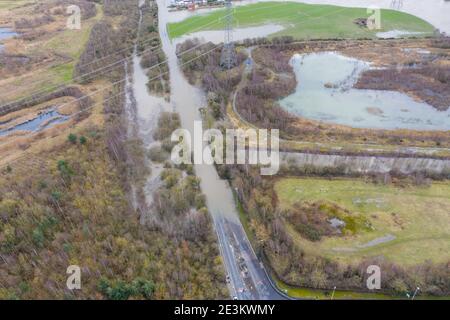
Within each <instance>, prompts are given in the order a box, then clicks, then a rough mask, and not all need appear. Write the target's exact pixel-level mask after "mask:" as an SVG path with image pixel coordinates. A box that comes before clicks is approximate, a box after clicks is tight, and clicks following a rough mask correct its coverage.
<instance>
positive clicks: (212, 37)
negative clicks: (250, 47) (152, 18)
mask: <svg viewBox="0 0 450 320" xmlns="http://www.w3.org/2000/svg"><path fill="white" fill-rule="evenodd" d="M283 29H284V27H283V26H281V25H277V24H266V25H263V26H255V27H246V28H235V29H234V30H233V40H234V41H242V40H245V39H251V38H259V37H267V36H269V35H271V34H273V33H277V32H278V31H281V30H283ZM223 37H224V36H223V31H222V30H205V31H198V32H193V33H190V34H187V35H183V36H182V37H179V38H176V39H174V43H175V44H178V43H183V42H184V41H186V40H188V39H194V38H198V39H200V40H201V41H204V42H208V41H211V42H212V43H215V44H219V43H222V42H223Z"/></svg>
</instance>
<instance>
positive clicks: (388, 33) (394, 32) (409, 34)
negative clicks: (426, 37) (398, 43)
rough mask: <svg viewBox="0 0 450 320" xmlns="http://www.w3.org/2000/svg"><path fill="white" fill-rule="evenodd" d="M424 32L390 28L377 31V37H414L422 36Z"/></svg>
mask: <svg viewBox="0 0 450 320" xmlns="http://www.w3.org/2000/svg"><path fill="white" fill-rule="evenodd" d="M422 34H423V32H412V31H405V30H390V31H386V32H377V37H378V38H381V39H391V38H403V37H414V36H420V35H422Z"/></svg>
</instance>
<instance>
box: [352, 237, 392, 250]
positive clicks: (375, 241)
mask: <svg viewBox="0 0 450 320" xmlns="http://www.w3.org/2000/svg"><path fill="white" fill-rule="evenodd" d="M395 238H396V237H395V236H393V235H392V234H387V235H385V236H384V237H379V238H376V239H373V240H371V241H369V242H366V243H364V244H361V245H358V248H370V247H374V246H376V245H379V244H382V243H386V242H390V241H392V240H395Z"/></svg>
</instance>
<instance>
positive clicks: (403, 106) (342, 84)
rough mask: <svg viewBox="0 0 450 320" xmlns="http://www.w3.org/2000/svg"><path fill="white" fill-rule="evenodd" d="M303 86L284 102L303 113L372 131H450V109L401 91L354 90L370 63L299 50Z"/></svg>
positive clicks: (297, 66)
mask: <svg viewBox="0 0 450 320" xmlns="http://www.w3.org/2000/svg"><path fill="white" fill-rule="evenodd" d="M291 63H292V65H293V67H294V72H295V75H296V78H297V82H298V85H297V89H296V92H295V93H293V94H292V95H290V96H288V97H286V98H284V99H282V100H281V101H280V105H281V107H283V108H284V109H285V110H287V111H289V112H291V113H293V114H296V115H298V116H300V117H303V118H307V119H313V120H318V121H323V122H327V123H334V124H339V125H346V126H350V127H355V128H370V129H410V130H450V109H448V110H447V111H438V110H436V109H435V108H433V107H432V106H430V105H429V104H427V103H422V102H417V101H414V100H413V99H412V98H411V97H409V96H408V95H406V94H403V93H401V92H396V91H387V90H360V89H354V88H352V87H353V85H354V84H355V83H356V81H357V79H358V77H359V75H360V74H361V72H363V71H364V70H366V69H368V68H370V64H369V63H367V62H364V61H361V60H357V59H353V58H348V57H345V56H343V55H340V54H338V53H335V52H322V53H312V54H307V55H299V54H296V55H294V56H293V58H292V60H291Z"/></svg>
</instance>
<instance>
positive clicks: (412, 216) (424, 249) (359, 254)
mask: <svg viewBox="0 0 450 320" xmlns="http://www.w3.org/2000/svg"><path fill="white" fill-rule="evenodd" d="M275 190H276V192H277V195H278V198H279V200H280V204H281V206H284V207H289V206H291V205H293V204H294V203H296V202H304V201H329V202H333V203H336V204H338V205H339V206H340V207H342V208H345V209H348V210H350V212H351V213H352V214H353V213H354V214H361V215H363V216H364V217H366V218H367V219H368V220H369V221H370V222H371V224H372V226H373V227H374V230H371V231H369V230H361V231H359V232H357V233H356V234H355V235H353V236H334V237H327V238H323V239H322V240H321V241H319V242H311V241H308V240H306V239H305V238H303V237H301V236H300V235H299V234H298V233H297V232H296V231H295V230H294V228H293V227H292V226H291V225H288V226H287V227H288V230H289V232H290V233H291V234H292V235H293V238H294V240H295V241H296V243H297V244H298V245H300V246H301V247H302V248H303V249H304V250H305V251H309V252H311V253H319V254H321V255H323V256H326V257H329V258H332V259H336V260H339V261H342V262H357V261H358V260H360V259H361V258H365V257H373V256H380V255H382V256H384V257H385V258H386V259H388V260H390V261H392V262H398V263H401V264H403V265H414V264H417V263H421V262H424V261H425V260H431V261H434V262H442V261H448V260H449V254H448V253H449V252H450V209H449V208H450V184H449V183H445V182H434V183H433V184H432V185H431V187H412V186H411V187H405V188H400V187H396V186H392V185H388V186H386V185H375V184H372V183H369V182H365V181H363V180H351V179H336V180H326V179H300V178H288V179H282V180H279V181H278V182H277V183H276V185H275ZM386 235H393V236H395V237H396V238H395V239H394V240H391V241H388V242H384V243H379V244H376V245H373V246H366V247H360V246H361V245H366V244H367V243H369V242H370V241H372V240H374V239H379V238H381V237H384V236H386Z"/></svg>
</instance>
